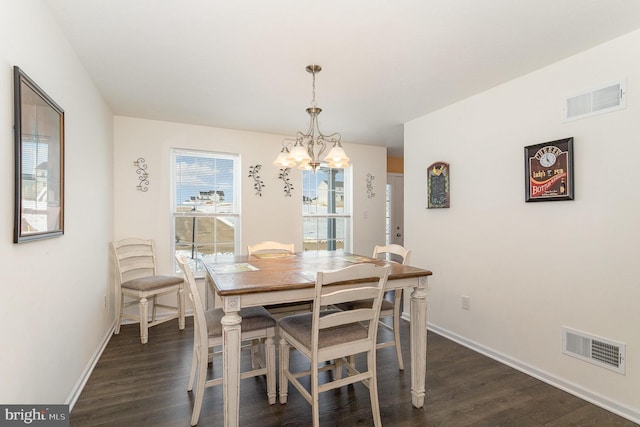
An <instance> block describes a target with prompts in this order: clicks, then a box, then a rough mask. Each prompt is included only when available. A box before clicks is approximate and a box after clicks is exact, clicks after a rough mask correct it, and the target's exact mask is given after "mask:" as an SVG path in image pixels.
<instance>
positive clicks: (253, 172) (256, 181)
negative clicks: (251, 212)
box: [249, 165, 264, 197]
mask: <svg viewBox="0 0 640 427" xmlns="http://www.w3.org/2000/svg"><path fill="white" fill-rule="evenodd" d="M260 169H262V165H255V166H249V178H253V189H254V190H256V195H257V196H260V197H262V189H263V188H264V182H263V181H262V178H260Z"/></svg>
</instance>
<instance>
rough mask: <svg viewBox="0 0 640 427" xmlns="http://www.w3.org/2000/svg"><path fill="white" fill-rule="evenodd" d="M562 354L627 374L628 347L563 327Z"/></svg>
mask: <svg viewBox="0 0 640 427" xmlns="http://www.w3.org/2000/svg"><path fill="white" fill-rule="evenodd" d="M562 352H563V353H564V354H568V355H569V356H573V357H577V358H578V359H582V360H585V361H587V362H590V363H593V364H594V365H598V366H601V367H603V368H607V369H611V370H612V371H615V372H618V373H619V374H623V375H624V373H625V353H626V345H625V344H623V343H619V342H616V341H612V340H609V339H605V338H600V337H596V336H594V335H589V334H586V333H584V332H580V331H576V330H574V329H569V328H566V327H563V328H562Z"/></svg>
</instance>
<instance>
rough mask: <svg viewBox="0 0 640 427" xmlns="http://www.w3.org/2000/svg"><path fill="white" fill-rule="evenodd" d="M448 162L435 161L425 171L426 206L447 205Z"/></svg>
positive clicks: (445, 206)
mask: <svg viewBox="0 0 640 427" xmlns="http://www.w3.org/2000/svg"><path fill="white" fill-rule="evenodd" d="M450 172H451V170H450V168H449V163H445V162H435V163H433V164H432V165H431V166H429V169H428V171H427V208H428V209H431V208H448V207H449V200H450V196H449V175H450Z"/></svg>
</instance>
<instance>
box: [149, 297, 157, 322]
mask: <svg viewBox="0 0 640 427" xmlns="http://www.w3.org/2000/svg"><path fill="white" fill-rule="evenodd" d="M152 300H153V309H152V310H151V321H152V322H155V321H156V313H157V310H156V309H157V307H158V296H157V295H154V296H153V298H152Z"/></svg>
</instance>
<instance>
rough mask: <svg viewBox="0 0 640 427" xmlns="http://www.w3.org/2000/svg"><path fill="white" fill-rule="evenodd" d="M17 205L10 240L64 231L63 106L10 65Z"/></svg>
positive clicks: (19, 241) (15, 241) (32, 237)
mask: <svg viewBox="0 0 640 427" xmlns="http://www.w3.org/2000/svg"><path fill="white" fill-rule="evenodd" d="M13 92H14V121H15V122H14V144H15V166H14V171H15V210H14V227H13V242H14V243H21V242H26V241H31V240H37V239H44V238H49V237H55V236H60V235H62V234H63V233H64V111H63V110H62V108H60V106H59V105H58V104H56V103H55V102H54V101H53V100H52V99H51V98H50V97H49V96H48V95H47V94H46V93H45V92H44V91H43V90H42V89H40V88H39V87H38V85H37V84H35V83H34V82H33V80H31V79H30V78H29V77H28V76H27V75H26V74H25V73H24V72H23V71H22V70H21V69H20V68H19V67H13Z"/></svg>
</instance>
